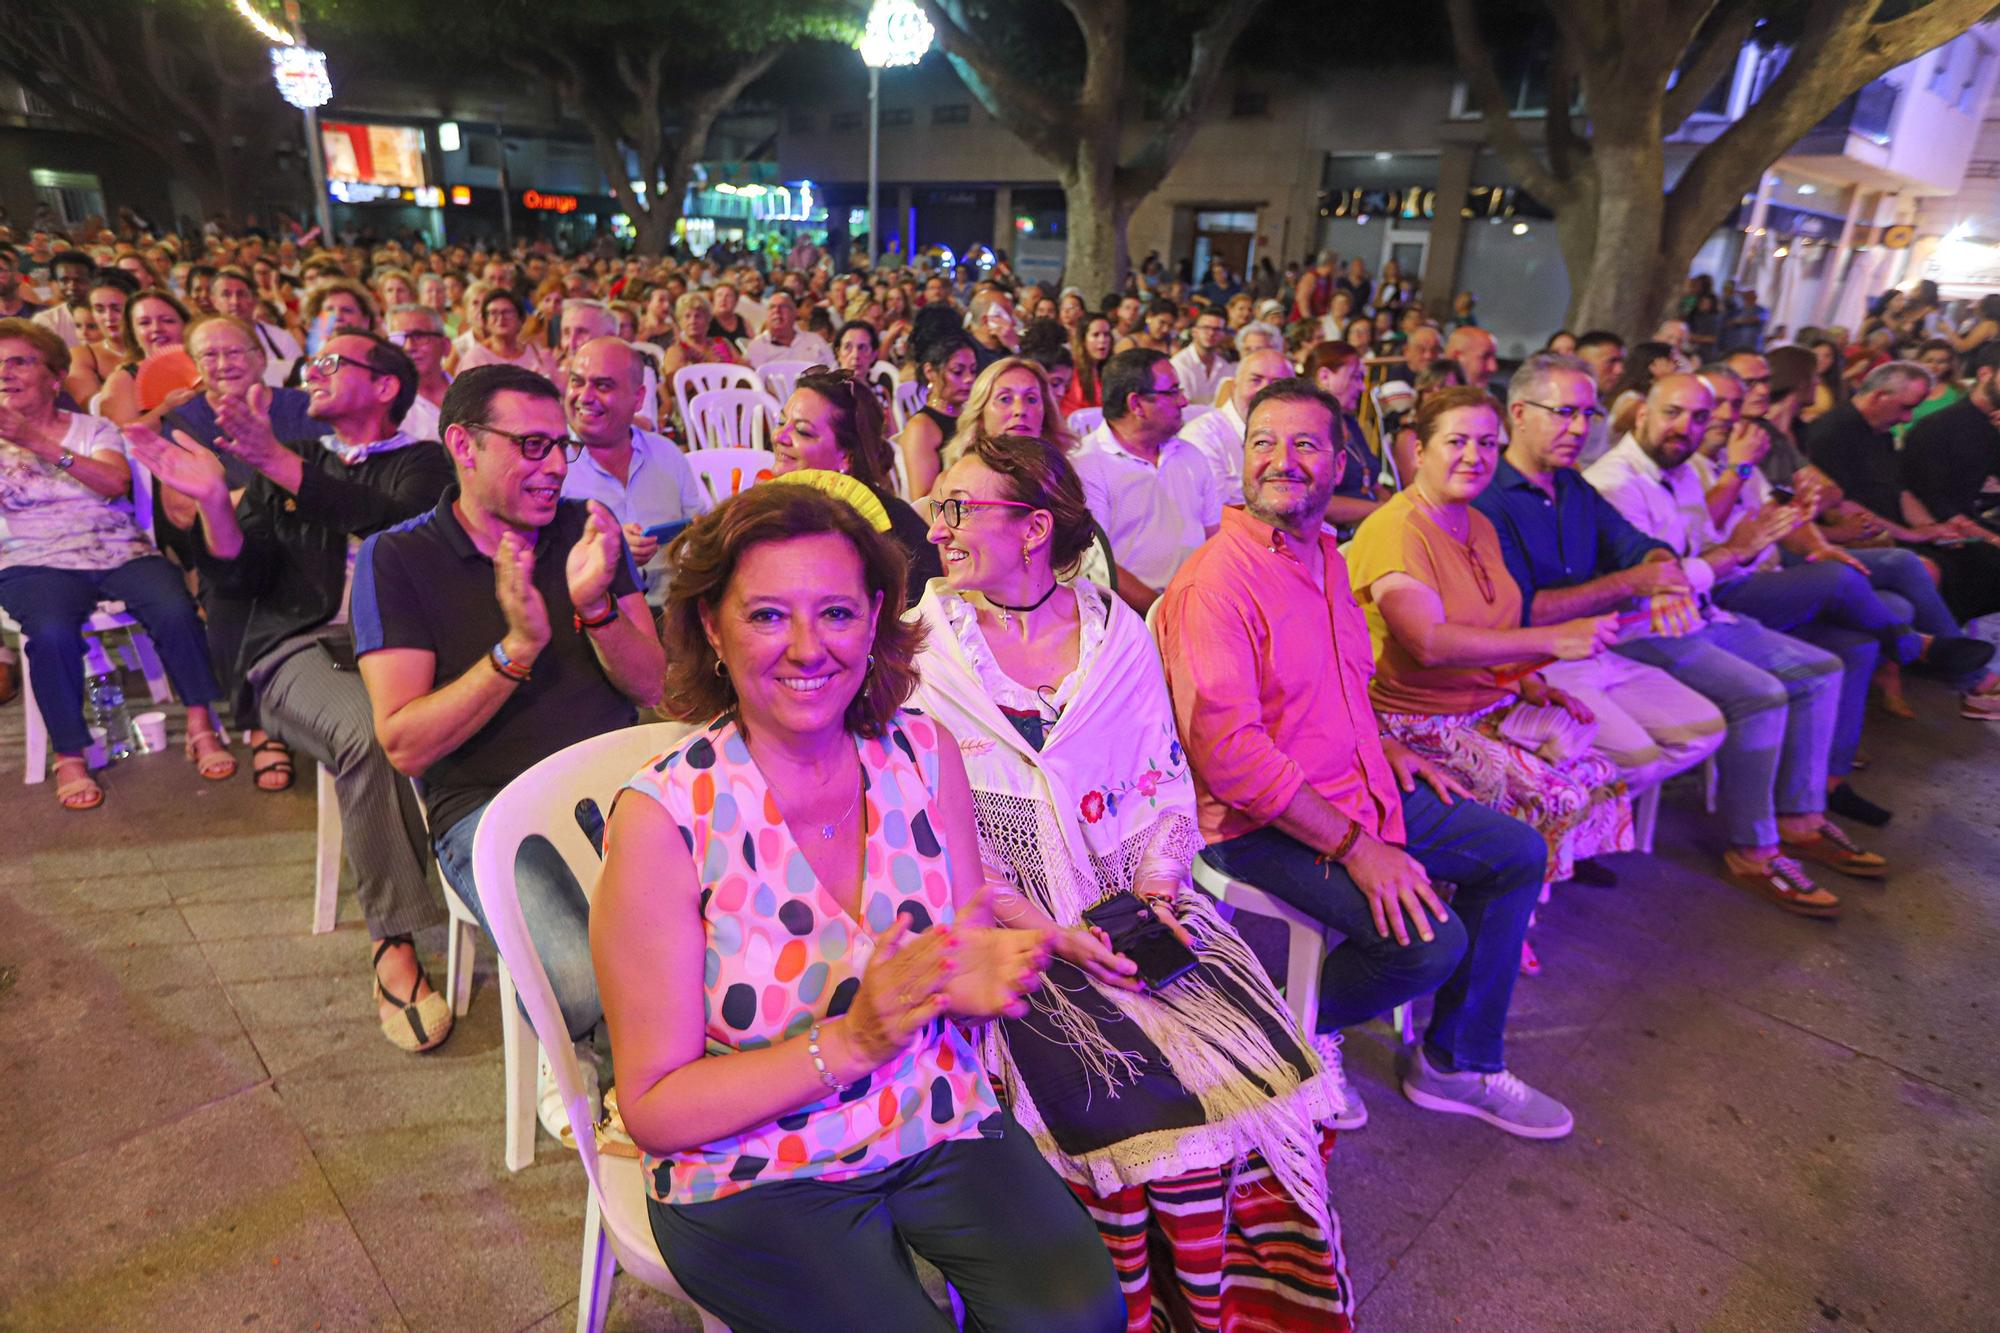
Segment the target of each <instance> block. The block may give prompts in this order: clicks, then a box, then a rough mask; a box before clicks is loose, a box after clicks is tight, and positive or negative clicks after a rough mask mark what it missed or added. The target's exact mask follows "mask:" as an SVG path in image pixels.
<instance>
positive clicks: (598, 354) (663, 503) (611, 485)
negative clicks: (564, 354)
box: [562, 337, 710, 609]
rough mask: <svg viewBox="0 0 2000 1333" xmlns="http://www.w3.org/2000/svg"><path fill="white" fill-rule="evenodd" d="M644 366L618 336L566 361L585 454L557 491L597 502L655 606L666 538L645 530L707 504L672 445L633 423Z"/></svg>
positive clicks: (569, 408)
mask: <svg viewBox="0 0 2000 1333" xmlns="http://www.w3.org/2000/svg"><path fill="white" fill-rule="evenodd" d="M645 369H646V358H645V356H644V355H643V354H642V353H641V352H639V351H638V350H637V349H636V348H634V347H633V346H632V345H631V344H630V343H628V342H625V341H624V340H623V339H620V338H616V337H606V338H593V339H591V340H590V341H589V342H587V343H585V344H584V345H583V346H582V347H580V348H578V349H577V350H576V353H575V354H574V355H573V356H572V357H571V358H570V365H569V373H568V375H567V376H566V377H565V380H564V386H563V413H564V415H565V416H566V417H567V418H568V419H569V433H570V435H571V437H572V438H574V439H576V440H577V441H579V442H580V443H581V444H582V445H583V455H582V457H580V458H578V459H577V460H576V461H575V462H574V463H571V464H570V465H569V472H568V474H567V475H566V476H564V478H563V488H562V493H563V497H564V498H565V499H570V500H597V501H600V502H601V503H602V504H603V505H604V507H605V508H606V509H609V510H610V511H611V514H612V517H614V518H616V519H617V520H618V522H619V523H620V524H621V525H623V527H624V529H625V544H626V546H627V547H629V548H630V549H631V552H632V563H633V564H635V565H637V566H638V567H639V577H640V580H641V581H642V582H643V583H644V584H645V590H646V601H647V604H648V605H650V606H652V607H654V608H655V609H657V608H658V607H659V606H660V604H661V603H662V602H663V601H664V600H665V596H666V587H667V575H668V574H669V572H670V571H669V570H668V569H667V566H666V562H665V558H664V555H663V552H662V550H661V548H662V547H664V546H665V545H666V542H665V541H663V540H662V539H661V538H659V537H657V536H652V537H649V536H647V535H646V529H648V528H652V527H656V526H657V525H659V524H662V523H678V522H682V521H684V520H686V519H691V518H693V517H695V516H696V515H697V514H704V513H706V512H708V509H709V503H710V502H709V497H708V493H707V492H706V491H704V490H703V489H702V486H701V483H700V481H698V480H697V479H696V477H695V475H694V469H693V468H691V467H689V466H688V462H687V459H685V458H683V457H682V456H681V451H680V450H679V449H677V448H675V447H674V445H673V442H672V441H670V440H668V439H666V438H665V437H663V436H660V435H656V434H654V433H653V432H652V431H648V430H641V429H639V427H637V426H636V425H634V424H633V417H634V416H635V415H636V414H637V413H638V411H639V408H640V406H641V398H642V396H643V394H644V392H645V388H644V384H645V380H644V375H645Z"/></svg>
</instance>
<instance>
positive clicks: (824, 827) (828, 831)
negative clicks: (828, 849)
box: [819, 824, 833, 842]
mask: <svg viewBox="0 0 2000 1333" xmlns="http://www.w3.org/2000/svg"><path fill="white" fill-rule="evenodd" d="M819 837H820V841H821V842H832V841H833V825H831V824H821V825H820V826H819Z"/></svg>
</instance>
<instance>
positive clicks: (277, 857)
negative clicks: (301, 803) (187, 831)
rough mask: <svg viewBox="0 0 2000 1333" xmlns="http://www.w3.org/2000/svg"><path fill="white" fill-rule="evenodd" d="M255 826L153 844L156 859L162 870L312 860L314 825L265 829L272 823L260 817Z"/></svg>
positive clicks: (264, 864) (220, 867) (258, 865)
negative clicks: (231, 831) (223, 833)
mask: <svg viewBox="0 0 2000 1333" xmlns="http://www.w3.org/2000/svg"><path fill="white" fill-rule="evenodd" d="M308 808H309V809H310V807H308ZM254 827H255V828H257V829H258V830H259V831H256V832H241V833H230V834H227V835H224V836H221V837H209V838H185V839H174V840H163V841H160V842H157V843H154V844H153V846H152V848H151V851H152V855H153V860H154V861H155V863H157V865H158V866H159V868H160V869H161V870H190V869H196V868H199V867H202V866H213V867H216V868H217V869H223V868H228V867H232V866H255V867H259V868H261V867H264V866H268V865H271V864H274V863H277V862H288V861H307V862H309V861H311V859H312V857H313V855H314V850H315V848H316V846H317V842H316V840H315V836H314V832H313V829H312V827H311V826H310V825H308V826H307V827H305V828H302V829H289V828H285V829H272V830H270V831H268V832H266V831H262V830H264V829H266V828H268V827H269V826H268V824H266V823H265V822H264V821H259V823H258V824H257V825H256V826H254Z"/></svg>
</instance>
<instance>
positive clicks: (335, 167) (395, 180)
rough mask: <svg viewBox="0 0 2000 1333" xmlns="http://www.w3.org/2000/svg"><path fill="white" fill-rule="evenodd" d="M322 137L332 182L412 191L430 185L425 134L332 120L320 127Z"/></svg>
mask: <svg viewBox="0 0 2000 1333" xmlns="http://www.w3.org/2000/svg"><path fill="white" fill-rule="evenodd" d="M319 133H320V140H321V142H322V143H324V144H325V146H326V178H327V180H328V181H329V182H332V181H349V182H353V183H355V184H360V185H392V186H395V187H397V188H399V189H412V190H413V189H416V188H417V187H418V186H421V185H429V184H430V178H429V177H428V176H427V175H425V173H424V132H423V131H422V130H419V129H415V128H413V127H411V126H408V125H350V124H344V123H342V122H340V121H331V120H330V121H326V122H324V123H322V124H321V125H320V127H319ZM334 197H335V198H339V196H338V195H335V196H334Z"/></svg>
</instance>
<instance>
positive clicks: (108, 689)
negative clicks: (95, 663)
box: [84, 670, 132, 761]
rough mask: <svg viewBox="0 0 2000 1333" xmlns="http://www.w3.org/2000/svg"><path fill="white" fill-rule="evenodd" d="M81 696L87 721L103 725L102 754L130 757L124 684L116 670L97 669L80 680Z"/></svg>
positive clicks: (130, 731) (129, 721)
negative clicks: (119, 680)
mask: <svg viewBox="0 0 2000 1333" xmlns="http://www.w3.org/2000/svg"><path fill="white" fill-rule="evenodd" d="M84 699H85V701H86V711H87V712H88V714H89V717H90V724H91V725H92V726H94V727H102V728H104V737H105V739H104V749H105V757H106V758H107V759H109V760H112V761H116V760H119V759H130V758H131V757H132V719H131V717H130V716H129V715H128V714H127V712H126V708H125V687H124V686H123V685H121V684H119V682H118V673H117V671H116V670H112V671H106V672H100V673H99V674H97V675H94V676H92V677H90V679H89V680H87V681H85V682H84Z"/></svg>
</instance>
